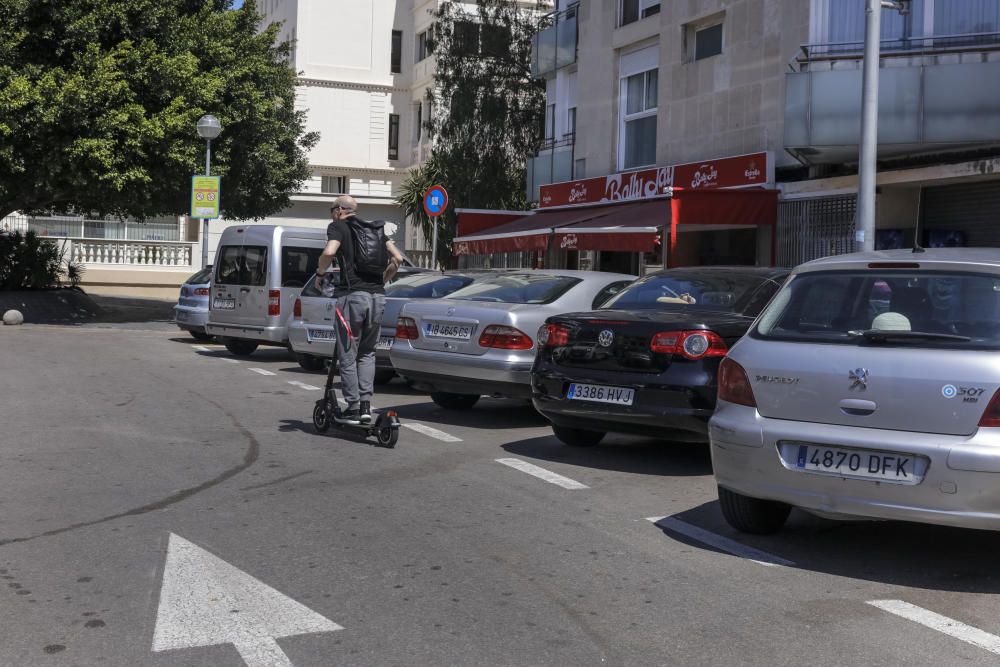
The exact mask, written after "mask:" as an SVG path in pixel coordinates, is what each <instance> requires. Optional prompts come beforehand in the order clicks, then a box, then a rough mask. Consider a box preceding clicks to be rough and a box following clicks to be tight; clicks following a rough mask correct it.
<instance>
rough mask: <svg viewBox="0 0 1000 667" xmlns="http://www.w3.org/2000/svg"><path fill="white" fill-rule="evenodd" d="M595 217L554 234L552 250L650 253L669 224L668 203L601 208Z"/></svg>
mask: <svg viewBox="0 0 1000 667" xmlns="http://www.w3.org/2000/svg"><path fill="white" fill-rule="evenodd" d="M601 208H602V209H603V211H602V212H601V215H600V216H598V217H594V218H591V219H590V220H585V221H582V222H577V223H574V224H572V225H568V226H566V227H561V228H559V229H557V230H556V231H555V235H556V247H557V248H560V249H563V250H620V251H626V252H652V251H653V250H654V249H655V247H656V236H657V234H658V233H659V232H660V231H661V230H662V229H663V227H664V226H665V225H669V224H670V200H669V199H657V200H653V201H648V202H638V203H635V204H612V205H610V206H602V207H601Z"/></svg>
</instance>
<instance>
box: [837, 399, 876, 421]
mask: <svg viewBox="0 0 1000 667" xmlns="http://www.w3.org/2000/svg"><path fill="white" fill-rule="evenodd" d="M877 407H878V405H877V404H876V403H875V401H863V400H861V399H858V398H845V399H844V400H842V401H841V402H840V411H841V412H843V413H844V414H845V415H851V416H854V417H864V416H866V415H870V414H871V413H873V412H875V408H877Z"/></svg>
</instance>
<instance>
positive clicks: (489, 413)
mask: <svg viewBox="0 0 1000 667" xmlns="http://www.w3.org/2000/svg"><path fill="white" fill-rule="evenodd" d="M400 386H401V387H403V386H405V385H400ZM375 393H376V400H377V402H378V406H379V407H380V408H384V407H387V406H386V405H385V404H386V403H387V402H388V401H387V400H384V399H383V400H379V399H378V397H379V395H380V394H383V393H385V392H382V391H381V390H377V391H376V392H375ZM399 395H401V396H423V397H425V398H427V400H426V401H424V402H421V403H410V404H407V405H399V406H396V407H394V408H393V409H394V410H395V411H396V412H398V413H399V416H400V418H401V419H414V420H420V421H422V422H424V423H427V424H432V425H435V426H441V427H447V426H461V427H467V428H476V429H485V430H503V429H512V428H532V427H539V426H545V425H546V424H547V423H548V422H546V421H545V418H544V417H542V416H541V415H540V414H538V413H537V412H535V409H534V408H532V407H531V406H530V405H526V404H524V403H522V402H519V401H508V400H502V399H486V398H484V399H481V400H480V401H479V403H477V404H476V406H475V407H473V408H471V409H469V410H447V409H445V408H442V407H439V406H438V405H436V404H435V403H434V402H432V401H431V400H430V397H429V396H426V394H422V392H414V391H407V392H406V393H405V394H403V393H400V394H399Z"/></svg>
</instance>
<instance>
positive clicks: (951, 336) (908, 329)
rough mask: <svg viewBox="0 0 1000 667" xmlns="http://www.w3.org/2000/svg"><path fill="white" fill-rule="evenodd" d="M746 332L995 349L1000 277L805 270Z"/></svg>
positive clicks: (999, 330)
mask: <svg viewBox="0 0 1000 667" xmlns="http://www.w3.org/2000/svg"><path fill="white" fill-rule="evenodd" d="M752 335H753V336H754V337H757V338H770V339H780V340H790V341H809V342H821V343H844V344H898V345H903V344H905V345H907V346H911V347H930V348H952V349H972V348H980V349H1000V277H997V276H993V275H987V274H974V273H965V272H947V271H900V270H895V269H890V270H881V271H879V270H868V271H836V272H832V271H831V272H818V271H817V272H815V273H813V272H810V273H803V274H801V275H798V276H796V277H795V278H793V279H792V280H791V281H790V282H789V283H788V284H787V285H785V287H784V289H782V290H781V292H779V293H778V295H777V296H776V297H775V298H774V300H773V301H772V302H771V304H770V305H769V306H768V308H767V309H766V310H765V311H764V314H763V315H761V317H760V320H759V321H758V323H757V326H756V328H755V329H754V332H753V334H752Z"/></svg>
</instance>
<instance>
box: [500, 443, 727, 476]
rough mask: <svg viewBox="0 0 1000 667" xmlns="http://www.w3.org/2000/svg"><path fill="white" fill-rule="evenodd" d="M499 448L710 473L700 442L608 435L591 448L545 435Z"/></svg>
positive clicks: (615, 465) (608, 464)
mask: <svg viewBox="0 0 1000 667" xmlns="http://www.w3.org/2000/svg"><path fill="white" fill-rule="evenodd" d="M502 448H503V449H504V450H505V451H507V452H510V453H511V454H516V455H518V456H520V457H523V458H528V459H536V460H541V461H554V462H557V463H566V464H569V465H574V466H582V467H586V468H599V469H601V470H614V471H617V472H627V473H641V474H644V475H668V476H672V477H689V476H698V475H711V474H712V461H711V459H710V457H709V453H708V446H707V445H704V444H691V443H667V442H663V441H660V440H648V439H642V440H637V439H636V438H634V437H626V436H621V437H616V436H609V437H608V439H607V440H606V441H604V442H602V444H600V445H597V446H595V447H571V446H569V445H564V444H563V443H561V442H559V441H558V440H557V439H556V437H555V436H546V437H541V438H529V439H527V440H519V441H517V442H510V443H507V444H506V445H502Z"/></svg>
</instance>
